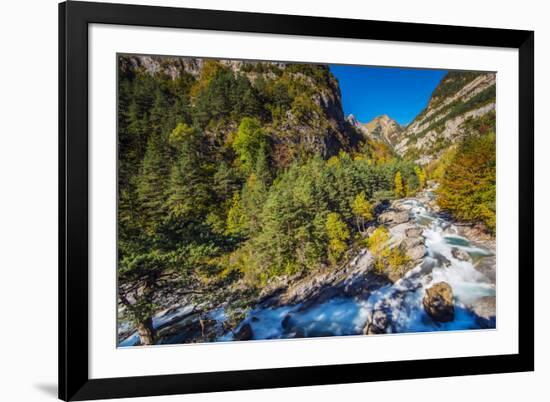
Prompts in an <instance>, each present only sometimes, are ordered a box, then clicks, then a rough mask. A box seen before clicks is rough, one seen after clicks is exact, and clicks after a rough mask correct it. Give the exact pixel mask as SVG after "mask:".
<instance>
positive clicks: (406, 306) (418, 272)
mask: <svg viewBox="0 0 550 402" xmlns="http://www.w3.org/2000/svg"><path fill="white" fill-rule="evenodd" d="M401 203H402V206H403V207H405V208H407V209H409V211H410V214H411V216H412V217H413V219H414V220H415V221H416V223H417V224H418V225H419V226H421V227H422V228H423V232H422V236H423V237H424V239H425V246H426V250H427V255H426V257H425V258H424V260H423V262H422V263H421V264H419V265H418V266H416V267H415V268H413V269H411V270H410V271H408V272H407V274H406V275H405V276H404V277H403V278H401V279H400V280H399V281H397V282H395V283H393V284H389V285H385V286H382V287H380V288H378V289H376V290H374V291H371V292H369V293H365V294H363V295H360V296H355V297H346V296H335V297H333V298H331V299H328V300H326V301H324V302H322V303H319V304H314V305H308V306H307V307H306V306H303V305H301V304H297V305H286V306H281V307H276V308H272V307H259V308H256V309H254V310H252V311H250V312H249V313H248V314H247V316H246V318H245V319H244V320H243V321H242V322H241V323H240V325H239V327H237V330H239V328H241V327H242V326H243V325H245V324H249V325H250V327H251V328H252V333H253V339H281V338H296V337H316V336H341V335H358V334H362V333H363V329H364V327H365V325H366V323H367V320H368V319H369V317H371V316H372V314H373V313H374V312H375V311H377V310H381V311H383V312H384V314H385V315H386V316H387V319H388V326H387V332H388V333H405V332H426V331H448V330H465V329H478V328H480V325H479V324H478V322H477V320H476V316H475V314H474V313H472V312H471V311H470V310H469V308H468V306H469V305H470V304H471V303H472V302H473V301H475V300H476V299H478V298H480V297H483V296H494V295H495V285H494V283H493V281H491V280H489V279H488V278H486V277H485V276H484V275H483V274H482V273H480V272H478V271H477V270H476V269H475V268H474V266H473V263H475V262H478V261H479V260H480V259H483V258H486V257H490V256H492V255H493V254H492V253H491V251H489V250H487V249H484V248H482V247H479V246H474V245H472V244H471V242H470V240H469V239H467V238H465V237H461V236H459V235H458V234H457V232H458V231H457V230H456V227H454V226H453V224H452V223H451V221H450V220H448V219H446V218H445V217H442V216H439V215H438V214H436V213H434V212H433V211H431V210H430V209H429V208H428V207H427V205H425V204H423V203H422V202H421V201H419V200H418V199H415V198H411V199H407V200H404V201H402V202H401ZM453 248H459V249H462V250H464V251H466V252H467V253H468V254H469V255H470V257H471V260H470V261H461V260H459V259H457V258H455V257H454V256H453V254H452V249H453ZM442 281H444V282H447V283H448V284H449V285H450V286H451V288H452V290H453V294H454V301H455V318H454V320H453V321H451V322H446V323H440V322H435V321H433V320H432V319H431V318H430V317H429V316H428V315H427V314H426V312H425V311H424V308H423V305H422V299H423V297H424V295H425V290H426V289H427V288H429V287H431V286H432V285H433V284H434V283H438V282H442ZM180 310H181V309H178V310H173V311H170V312H165V313H164V314H161V315H159V316H157V317H156V318H155V319H154V326H155V327H158V326H160V325H162V324H164V323H166V322H167V321H169V320H174V318H177V316H178V314H182V313H188V312H187V311H180ZM209 316H210V318H212V319H215V320H219V322H220V323H222V322H223V321H224V320H225V319H226V317H225V314H224V312H223V310H222V309H217V310H215V311H213V312H211V313H210V315H209ZM191 319H192V318H187V320H191ZM181 324H183V323H180V325H181ZM182 327H183V326H182ZM232 339H233V333H232V332H228V333H226V334H225V335H222V336H220V337H218V338H217V339H216V340H217V341H229V340H232ZM185 341H186V339H185V331H182V332H181V333H179V334H176V335H174V336H170V337H168V338H165V339H163V341H162V343H182V342H185ZM137 342H138V337H137V334H136V333H133V334H132V335H130V336H129V337H128V338H127V339H125V340H124V341H123V342H122V343H121V344H120V345H119V346H132V345H135V344H136V343H137Z"/></svg>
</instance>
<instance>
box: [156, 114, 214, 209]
mask: <svg viewBox="0 0 550 402" xmlns="http://www.w3.org/2000/svg"><path fill="white" fill-rule="evenodd" d="M170 139H171V141H172V142H174V143H177V144H178V146H179V155H178V159H177V161H176V164H175V165H174V167H173V168H172V173H171V175H170V185H169V189H168V200H167V207H168V208H169V210H170V212H171V213H172V214H173V215H174V216H176V217H188V218H189V217H199V216H204V214H205V213H206V212H207V210H208V207H209V206H210V204H211V202H212V193H211V186H212V180H211V175H212V172H211V170H212V169H211V166H210V164H209V161H208V155H207V153H206V150H205V149H204V148H205V144H204V142H203V141H202V140H201V136H200V134H199V131H198V129H196V128H190V127H188V126H187V125H185V124H178V126H177V127H176V128H175V129H174V131H173V132H172V133H171V135H170Z"/></svg>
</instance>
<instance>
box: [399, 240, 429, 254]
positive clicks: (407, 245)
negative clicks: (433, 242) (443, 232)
mask: <svg viewBox="0 0 550 402" xmlns="http://www.w3.org/2000/svg"><path fill="white" fill-rule="evenodd" d="M420 245H424V239H423V238H422V237H407V238H405V239H404V240H403V241H402V242H401V249H402V250H403V251H406V250H409V249H411V248H414V247H416V246H420Z"/></svg>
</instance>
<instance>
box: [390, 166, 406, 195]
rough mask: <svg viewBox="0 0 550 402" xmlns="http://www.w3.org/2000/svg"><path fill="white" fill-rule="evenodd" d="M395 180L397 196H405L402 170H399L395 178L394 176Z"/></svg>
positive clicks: (394, 189)
mask: <svg viewBox="0 0 550 402" xmlns="http://www.w3.org/2000/svg"><path fill="white" fill-rule="evenodd" d="M393 182H394V188H393V192H394V193H395V196H396V197H398V198H400V197H403V196H405V189H404V186H403V178H402V177H401V172H400V171H397V173H396V174H395V178H394V180H393Z"/></svg>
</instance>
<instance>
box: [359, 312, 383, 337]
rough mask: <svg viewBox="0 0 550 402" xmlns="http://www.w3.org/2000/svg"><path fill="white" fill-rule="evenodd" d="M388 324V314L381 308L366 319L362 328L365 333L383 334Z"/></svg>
mask: <svg viewBox="0 0 550 402" xmlns="http://www.w3.org/2000/svg"><path fill="white" fill-rule="evenodd" d="M387 326H388V315H387V314H386V313H385V312H384V311H382V310H376V311H374V313H372V316H371V317H369V319H368V320H367V325H365V328H364V329H363V334H365V335H377V334H385V333H386V328H387Z"/></svg>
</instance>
